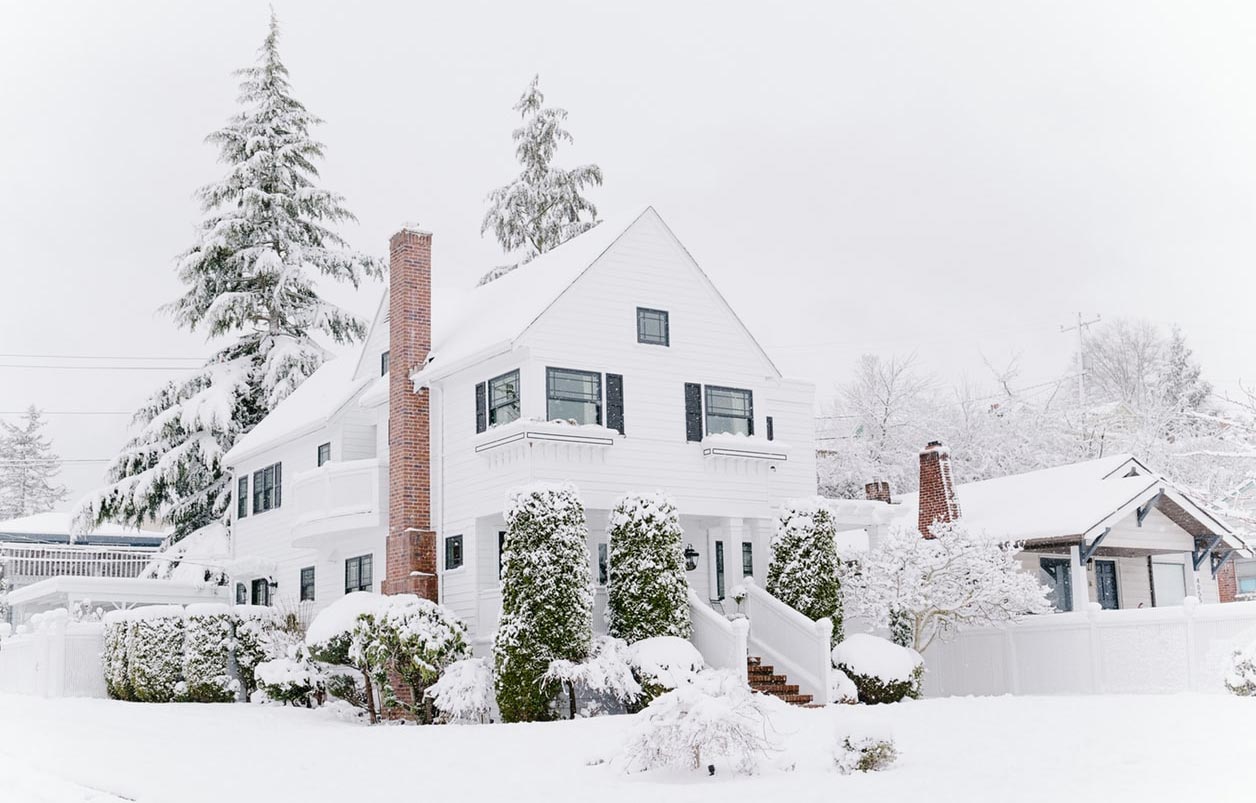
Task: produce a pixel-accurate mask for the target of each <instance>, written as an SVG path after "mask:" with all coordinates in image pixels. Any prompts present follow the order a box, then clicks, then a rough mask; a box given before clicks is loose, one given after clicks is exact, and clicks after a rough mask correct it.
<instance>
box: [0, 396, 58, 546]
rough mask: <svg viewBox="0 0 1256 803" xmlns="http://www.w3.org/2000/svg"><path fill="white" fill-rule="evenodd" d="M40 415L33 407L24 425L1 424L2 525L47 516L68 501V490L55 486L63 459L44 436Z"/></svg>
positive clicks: (23, 422) (22, 421)
mask: <svg viewBox="0 0 1256 803" xmlns="http://www.w3.org/2000/svg"><path fill="white" fill-rule="evenodd" d="M40 415H41V413H40V411H39V409H38V408H36V407H35V406H34V405H31V406H30V407H29V408H27V410H26V414H25V415H24V416H23V417H22V419H21V423H19V424H10V423H9V422H8V421H0V521H4V520H6V519H16V518H19V517H21V516H30V515H33V514H35V513H47V512H48V511H50V510H52V509H53V508H55V507H56V506H57V503H58V502H60V501H61V500H62V499H65V495H66V489H65V488H64V487H63V486H60V485H54V484H53V480H54V479H55V478H56V476H57V475H58V474H60V473H61V458H59V457H58V456H57V455H56V454H55V453H54V452H53V451H52V442H51V441H49V440H48V439H47V438H46V437H44V435H43V428H44V424H45V423H46V422H45V421H44V420H43V419H42V418H41V417H40Z"/></svg>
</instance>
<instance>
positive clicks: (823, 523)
mask: <svg viewBox="0 0 1256 803" xmlns="http://www.w3.org/2000/svg"><path fill="white" fill-rule="evenodd" d="M840 570H841V561H840V560H839V559H838V555H837V528H836V527H835V526H834V524H833V515H832V513H830V512H829V509H828V507H827V506H826V505H825V503H824V500H823V499H818V498H817V499H794V500H790V501H788V502H786V503H785V504H784V505H782V506H781V514H780V519H779V522H778V524H777V529H776V535H774V536H773V537H772V560H771V562H770V563H769V564H768V582H767V591H768V593H769V594H771V595H772V596H774V597H776V598H777V599H779V600H780V601H781V602H784V603H785V604H786V605H789V606H790V607H792V608H793V609H794V610H796V611H798V612H799V613H801V614H803V615H804V616H808V617H810V618H812V619H820V618H823V617H825V616H827V617H828V618H829V619H830V620H831V621H832V622H833V643H834V644H836V643H837V642H839V641H841V640H842V586H841V580H840V579H839V576H838V572H839V571H840Z"/></svg>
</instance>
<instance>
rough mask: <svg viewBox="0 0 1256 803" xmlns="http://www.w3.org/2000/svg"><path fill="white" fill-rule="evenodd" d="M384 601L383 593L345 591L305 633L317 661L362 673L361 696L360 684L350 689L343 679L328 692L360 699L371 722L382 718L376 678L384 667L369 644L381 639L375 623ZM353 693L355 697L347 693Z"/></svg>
mask: <svg viewBox="0 0 1256 803" xmlns="http://www.w3.org/2000/svg"><path fill="white" fill-rule="evenodd" d="M381 600H383V597H382V596H381V595H379V594H373V593H371V592H369V591H355V592H353V593H352V594H345V595H344V596H343V597H341V598H340V599H338V600H336V601H335V602H333V603H332V604H331V605H328V606H327V607H326V608H324V609H323V610H322V611H320V612H319V614H318V616H316V617H315V618H314V621H313V622H311V623H310V627H309V629H308V630H307V631H306V633H305V643H306V646H308V647H309V648H310V655H311V656H313V658H314V659H315V660H317V661H322V662H323V663H328V664H335V665H338V666H344V667H350V668H352V669H353V670H355V671H356V672H357V673H358V674H359V675H361V678H362V685H361V690H360V691H361V697H360V698H357V695H356V691H357V687H356V686H353V687H352V688H351V687H350V685H349V684H347V683H346V682H345V681H343V680H337V681H334V682H332V683H331V684H330V685H329V686H328V691H330V692H331V693H332V694H335V695H336V696H337V697H341V699H345V700H348V701H349V702H354V701H355V699H354V698H356V699H360V701H361V703H362V704H363V706H364V707H365V709H366V712H367V714H368V715H369V717H370V720H371V723H372V724H374V723H375V722H378V721H379V712H380V706H379V702H378V701H379V699H380V695H377V694H376V688H375V680H376V678H377V677H378V676H379V674H380V672H381V669H380V667H379V666H378V665H376V664H373V663H372V658H373V657H377V655H378V653H372V652H370V651H368V649H367V647H368V645H369V644H370V643H372V642H374V641H375V640H377V638H378V634H377V633H376V632H375V628H374V622H375V620H376V616H377V615H379V614H380V613H381V612H382V611H383V608H384V604H385V603H383V602H381ZM351 693H352V695H353V697H352V698H351V697H349V696H344V695H346V694H351Z"/></svg>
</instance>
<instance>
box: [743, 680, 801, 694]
mask: <svg viewBox="0 0 1256 803" xmlns="http://www.w3.org/2000/svg"><path fill="white" fill-rule="evenodd" d="M750 688H752V689H754V690H755V691H757V692H762V693H764V694H773V695H776V696H777V697H780V696H781V695H782V694H797V693H798V685H797V684H795V683H763V684H760V683H751V684H750Z"/></svg>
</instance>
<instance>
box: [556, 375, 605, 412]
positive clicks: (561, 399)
mask: <svg viewBox="0 0 1256 803" xmlns="http://www.w3.org/2000/svg"><path fill="white" fill-rule="evenodd" d="M545 388H546V413H545V417H546V418H548V419H549V420H550V421H555V420H562V421H568V420H570V421H575V422H576V423H577V424H601V423H602V375H601V374H599V373H596V372H593V371H572V370H569V369H567V368H546V369H545Z"/></svg>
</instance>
